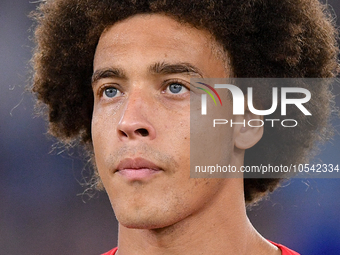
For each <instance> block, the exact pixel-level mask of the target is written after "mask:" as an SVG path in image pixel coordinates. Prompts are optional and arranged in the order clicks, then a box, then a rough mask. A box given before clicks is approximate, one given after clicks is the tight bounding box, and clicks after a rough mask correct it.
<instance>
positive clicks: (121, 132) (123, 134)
mask: <svg viewBox="0 0 340 255" xmlns="http://www.w3.org/2000/svg"><path fill="white" fill-rule="evenodd" d="M119 132H120V134H121V135H122V136H125V137H128V135H127V134H126V133H125V132H123V131H121V130H119Z"/></svg>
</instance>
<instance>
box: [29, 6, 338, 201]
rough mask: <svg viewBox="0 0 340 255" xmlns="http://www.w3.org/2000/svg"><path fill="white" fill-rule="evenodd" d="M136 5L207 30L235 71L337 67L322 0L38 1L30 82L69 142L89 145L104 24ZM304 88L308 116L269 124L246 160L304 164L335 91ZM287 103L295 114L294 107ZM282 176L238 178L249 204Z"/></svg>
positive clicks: (279, 73)
mask: <svg viewBox="0 0 340 255" xmlns="http://www.w3.org/2000/svg"><path fill="white" fill-rule="evenodd" d="M142 13H162V14H164V15H168V16H170V17H172V18H174V19H175V20H177V21H178V22H181V23H183V24H190V25H191V26H194V27H196V28H198V29H205V30H208V31H210V33H211V34H212V35H213V36H214V38H215V39H216V41H217V42H219V43H220V44H221V45H222V46H223V48H224V50H225V52H227V53H228V56H229V57H230V64H231V67H232V69H233V74H234V76H235V77H242V78H252V77H261V78H282V77H286V78H301V77H306V78H308V77H309V78H310V77H312V78H327V77H334V76H336V74H337V71H338V61H337V56H338V46H337V31H336V29H335V27H334V24H333V22H334V20H333V18H332V15H331V14H330V13H329V12H328V11H327V9H326V7H325V6H324V5H322V4H321V3H320V2H319V1H318V0H280V1H273V0H199V1H198V0H181V1H175V0H119V1H113V0H86V1H83V0H55V1H52V0H51V1H44V2H42V3H41V4H40V6H39V7H38V8H37V10H36V11H35V12H34V13H33V17H34V19H35V21H36V22H37V25H36V29H35V41H36V48H35V51H34V55H33V58H32V65H33V69H34V77H33V88H32V90H33V92H34V93H36V95H37V98H38V102H40V103H43V104H44V105H47V109H48V116H49V132H50V133H51V134H52V135H54V136H56V137H57V138H59V139H60V140H62V141H63V142H64V143H65V144H66V143H70V142H74V141H78V142H79V141H80V142H81V143H82V144H83V145H85V146H88V148H89V149H90V150H92V140H91V118H92V110H93V101H94V99H93V92H92V87H91V76H92V72H93V70H92V69H93V66H92V62H93V58H94V53H95V50H96V45H97V43H98V40H99V37H100V35H101V34H102V32H103V31H104V29H105V28H107V27H108V26H110V25H113V24H114V23H115V22H117V21H120V20H123V19H126V18H128V17H130V16H133V15H135V14H142ZM260 89H261V91H258V94H259V95H260V96H259V100H260V104H261V105H262V106H263V107H264V109H268V108H265V107H266V106H267V105H266V104H268V102H271V92H270V91H271V90H270V89H269V90H268V87H265V86H264V87H263V88H260ZM308 90H309V91H310V92H311V94H312V95H313V97H314V98H315V101H316V103H314V104H310V105H309V106H308V109H309V110H310V111H311V112H312V114H313V117H312V118H309V119H308V121H307V119H306V118H305V117H304V116H299V117H298V118H299V126H298V127H296V128H291V129H290V128H286V129H284V128H279V127H278V128H271V129H268V130H266V131H265V133H264V136H263V138H262V139H261V141H260V142H259V143H258V144H256V145H255V146H254V147H253V148H251V149H249V150H247V151H246V154H245V164H246V165H259V161H260V160H261V163H262V164H272V165H280V164H283V165H287V164H288V163H289V164H291V163H293V164H294V163H296V162H301V161H303V160H305V159H306V157H307V156H308V155H309V153H310V151H311V150H312V149H313V148H314V145H315V144H316V142H318V141H320V140H323V139H324V138H326V136H327V130H328V129H327V128H328V127H329V117H330V112H331V107H332V104H331V101H332V99H333V96H332V94H331V92H330V88H329V86H328V85H323V86H313V87H312V86H311V87H309V88H308ZM269 107H270V105H269ZM292 111H293V112H292V114H295V115H296V114H297V113H294V111H299V110H298V109H295V110H294V109H292ZM300 115H301V114H300ZM270 117H271V118H275V115H273V116H270ZM276 118H277V116H276ZM288 137H289V138H290V139H287V138H288ZM94 168H95V167H94ZM94 176H97V171H96V170H95V171H94ZM97 177H98V176H97ZM281 180H282V178H263V179H244V193H245V200H246V202H247V203H248V204H250V203H252V202H254V201H256V200H258V199H259V198H261V197H262V196H263V195H265V194H267V193H268V192H271V191H273V190H274V189H275V188H276V187H277V186H278V185H279V183H280V181H281ZM99 183H100V182H99ZM99 186H100V185H99Z"/></svg>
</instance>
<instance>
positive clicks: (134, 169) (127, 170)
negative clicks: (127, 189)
mask: <svg viewBox="0 0 340 255" xmlns="http://www.w3.org/2000/svg"><path fill="white" fill-rule="evenodd" d="M161 171H162V169H161V168H160V167H158V166H157V165H156V164H154V163H153V162H151V161H149V160H146V159H143V158H134V159H132V158H126V159H123V160H122V161H121V162H120V163H119V164H118V166H117V169H116V171H115V172H116V173H118V174H120V175H123V176H124V177H126V178H127V179H129V180H142V179H148V178H150V177H152V176H153V175H154V174H157V173H159V172H161Z"/></svg>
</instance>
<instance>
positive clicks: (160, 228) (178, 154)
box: [92, 14, 281, 255]
mask: <svg viewBox="0 0 340 255" xmlns="http://www.w3.org/2000/svg"><path fill="white" fill-rule="evenodd" d="M155 24H157V25H155ZM216 49H217V50H216ZM218 49H219V45H218V44H217V43H216V42H215V41H214V40H213V38H212V36H211V35H210V34H209V32H207V31H203V30H198V29H195V28H193V27H190V26H188V25H184V24H180V23H178V22H177V21H175V20H174V19H172V18H170V17H167V16H164V15H160V14H152V15H136V16H133V17H131V18H129V19H126V20H123V21H121V22H119V23H116V24H115V25H113V26H111V27H109V28H107V29H106V30H105V31H104V32H103V34H102V36H101V38H100V40H99V43H98V45H97V49H96V54H95V57H94V74H93V93H94V96H95V102H94V110H93V119H92V139H93V146H94V152H95V160H96V165H97V168H98V171H99V175H100V177H101V179H102V182H103V184H104V187H105V189H106V192H107V193H108V196H109V198H110V201H111V204H112V207H113V209H114V212H115V214H116V217H117V219H118V221H119V238H118V247H119V250H118V254H119V255H132V254H139V255H141V254H154V255H156V254H240V255H242V254H281V252H280V251H279V250H278V248H277V247H275V246H273V245H271V244H270V243H269V242H267V241H266V240H265V239H263V238H262V237H261V236H260V235H259V234H258V233H257V232H256V230H255V229H254V228H253V226H252V225H251V223H250V222H249V220H248V218H247V216H246V212H245V204H244V194H243V180H242V179H241V178H238V179H237V178H236V179H231V178H224V179H203V178H201V179H190V171H189V169H190V97H195V96H200V94H199V93H201V92H197V90H195V88H193V87H192V86H191V85H190V78H193V77H204V78H209V77H210V78H212V77H228V76H229V75H230V72H231V70H230V68H226V67H225V61H224V60H223V59H224V58H223V57H221V54H218V52H220V50H218ZM202 60H204V61H202ZM174 84H178V85H179V86H178V85H175V87H176V86H177V87H176V88H180V91H179V92H178V93H177V91H176V93H174V92H173V91H174V90H173V87H174ZM112 92H114V93H112ZM115 93H116V94H115ZM221 97H222V101H223V102H226V104H227V107H226V108H219V109H218V111H220V112H219V113H223V114H224V116H226V118H227V119H230V118H233V116H232V112H231V102H230V100H229V97H228V95H227V94H222V95H221ZM226 109H229V110H226ZM237 118H238V119H235V121H242V120H241V119H243V118H252V116H251V115H250V113H249V112H247V113H246V115H245V116H238V117H237ZM204 128H205V124H202V125H201V126H199V127H197V128H196V131H197V132H198V133H199V134H200V133H201V134H202V135H203V134H204V131H205V129H204ZM262 132H263V130H262V129H261V128H243V127H242V128H241V127H235V128H229V129H227V130H226V131H225V137H226V138H225V142H223V143H221V141H220V140H221V138H220V137H219V136H216V137H212V140H211V142H212V143H214V144H217V145H218V146H220V147H217V150H216V151H222V152H223V155H224V157H225V159H224V162H225V163H230V164H233V165H236V166H241V165H242V164H243V158H244V150H245V149H246V148H249V147H251V146H252V145H253V144H255V143H256V142H257V141H258V140H259V139H260V138H261V136H262ZM216 157H221V155H217V156H216ZM136 158H143V159H146V160H148V161H150V162H152V163H153V164H154V165H156V166H157V167H158V170H157V171H156V172H155V173H152V174H148V175H147V176H146V177H145V176H144V177H143V178H135V177H133V178H131V176H130V177H127V176H126V175H124V174H122V173H123V171H116V170H117V169H118V168H119V164H120V163H121V162H123V160H124V159H136ZM226 252H227V253H226Z"/></svg>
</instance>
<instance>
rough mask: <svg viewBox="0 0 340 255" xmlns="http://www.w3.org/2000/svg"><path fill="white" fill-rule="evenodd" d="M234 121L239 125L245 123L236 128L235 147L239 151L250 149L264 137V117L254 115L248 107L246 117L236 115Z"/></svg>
mask: <svg viewBox="0 0 340 255" xmlns="http://www.w3.org/2000/svg"><path fill="white" fill-rule="evenodd" d="M233 119H234V121H235V122H237V123H244V125H243V124H236V125H235V126H234V145H235V146H236V147H237V148H238V149H241V150H245V149H249V148H251V147H253V146H254V145H255V144H256V143H257V142H258V141H260V139H261V138H262V135H263V125H264V123H263V116H259V115H255V114H253V113H252V112H250V111H249V109H248V107H247V109H246V111H245V114H244V115H235V116H234V118H233ZM250 120H251V121H250ZM256 120H257V121H256ZM249 121H250V122H249ZM249 124H250V125H249Z"/></svg>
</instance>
